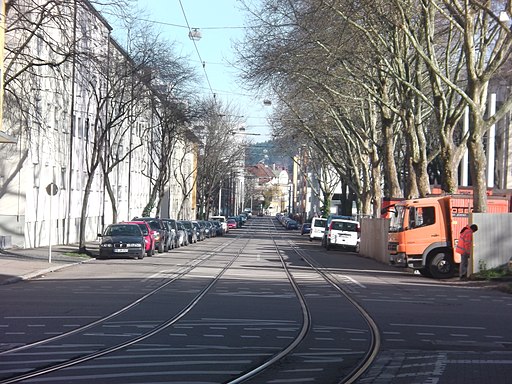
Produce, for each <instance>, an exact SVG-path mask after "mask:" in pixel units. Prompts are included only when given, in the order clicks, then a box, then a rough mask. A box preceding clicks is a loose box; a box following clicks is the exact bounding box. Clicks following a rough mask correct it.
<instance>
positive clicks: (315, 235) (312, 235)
mask: <svg viewBox="0 0 512 384" xmlns="http://www.w3.org/2000/svg"><path fill="white" fill-rule="evenodd" d="M326 223H327V219H324V218H323V217H314V218H313V220H311V232H309V241H313V239H322V237H324V232H325V224H326Z"/></svg>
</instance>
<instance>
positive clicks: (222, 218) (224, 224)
mask: <svg viewBox="0 0 512 384" xmlns="http://www.w3.org/2000/svg"><path fill="white" fill-rule="evenodd" d="M210 220H217V221H218V222H220V225H221V226H222V232H223V233H227V232H228V222H227V220H226V217H225V216H210Z"/></svg>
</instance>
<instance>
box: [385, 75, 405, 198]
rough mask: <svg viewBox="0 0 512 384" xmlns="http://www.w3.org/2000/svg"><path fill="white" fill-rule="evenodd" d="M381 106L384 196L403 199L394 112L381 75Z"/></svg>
mask: <svg viewBox="0 0 512 384" xmlns="http://www.w3.org/2000/svg"><path fill="white" fill-rule="evenodd" d="M380 82H381V89H380V93H381V98H382V101H383V105H382V106H381V121H382V149H383V151H382V152H383V156H382V157H383V169H384V195H385V196H386V197H402V196H403V194H402V190H401V188H400V182H399V181H398V172H397V170H396V162H395V154H394V150H395V138H394V136H393V118H392V112H391V111H390V110H389V108H387V107H386V106H385V105H386V103H387V102H389V97H388V87H387V81H386V79H385V78H384V77H383V76H382V75H381V79H380Z"/></svg>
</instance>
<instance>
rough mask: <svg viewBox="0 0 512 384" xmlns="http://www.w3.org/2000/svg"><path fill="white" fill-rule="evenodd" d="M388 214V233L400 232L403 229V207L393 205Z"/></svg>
mask: <svg viewBox="0 0 512 384" xmlns="http://www.w3.org/2000/svg"><path fill="white" fill-rule="evenodd" d="M389 212H390V213H391V221H390V223H389V232H400V231H402V230H403V228H404V216H405V207H404V206H403V205H395V206H394V207H393V208H391V209H390V210H389Z"/></svg>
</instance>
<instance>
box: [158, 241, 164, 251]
mask: <svg viewBox="0 0 512 384" xmlns="http://www.w3.org/2000/svg"><path fill="white" fill-rule="evenodd" d="M158 253H164V245H163V244H162V242H160V243H158Z"/></svg>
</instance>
